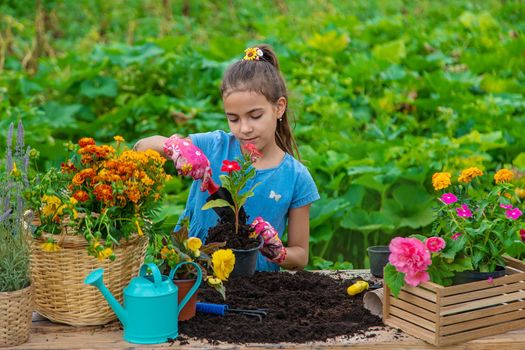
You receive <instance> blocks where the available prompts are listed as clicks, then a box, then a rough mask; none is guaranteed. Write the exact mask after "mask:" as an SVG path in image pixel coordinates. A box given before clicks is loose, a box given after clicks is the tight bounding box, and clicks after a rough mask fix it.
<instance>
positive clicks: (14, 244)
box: [0, 123, 31, 292]
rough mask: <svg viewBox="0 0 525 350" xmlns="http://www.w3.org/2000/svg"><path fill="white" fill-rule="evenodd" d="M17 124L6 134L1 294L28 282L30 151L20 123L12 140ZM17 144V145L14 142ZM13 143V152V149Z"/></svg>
mask: <svg viewBox="0 0 525 350" xmlns="http://www.w3.org/2000/svg"><path fill="white" fill-rule="evenodd" d="M13 132H14V125H13V123H11V125H10V126H9V131H8V134H7V146H6V158H5V171H3V172H1V173H0V189H2V191H1V192H0V292H10V291H16V290H19V289H23V288H25V287H27V286H28V285H29V283H30V280H29V239H28V237H27V236H28V235H29V233H28V229H29V226H28V224H27V222H28V221H29V222H30V221H31V218H30V217H27V216H30V214H28V215H26V216H24V214H25V210H26V205H25V194H27V193H28V192H29V186H30V184H29V179H28V170H29V152H30V148H29V147H28V148H27V149H26V148H25V145H24V128H23V126H22V123H19V124H18V128H17V134H16V137H15V140H13ZM13 141H14V142H13ZM13 143H14V149H13Z"/></svg>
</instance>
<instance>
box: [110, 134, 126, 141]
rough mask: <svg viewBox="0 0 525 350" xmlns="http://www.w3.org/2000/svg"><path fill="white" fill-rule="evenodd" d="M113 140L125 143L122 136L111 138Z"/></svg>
mask: <svg viewBox="0 0 525 350" xmlns="http://www.w3.org/2000/svg"><path fill="white" fill-rule="evenodd" d="M113 140H115V141H117V142H124V141H125V140H124V138H123V137H122V136H119V135H117V136H115V137H113Z"/></svg>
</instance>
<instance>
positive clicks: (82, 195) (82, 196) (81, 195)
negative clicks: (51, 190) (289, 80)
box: [73, 190, 89, 202]
mask: <svg viewBox="0 0 525 350" xmlns="http://www.w3.org/2000/svg"><path fill="white" fill-rule="evenodd" d="M73 198H75V199H76V200H77V201H79V202H86V201H87V200H88V199H89V194H87V192H85V191H81V190H79V191H76V192H75V193H74V194H73Z"/></svg>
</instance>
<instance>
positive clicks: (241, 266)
mask: <svg viewBox="0 0 525 350" xmlns="http://www.w3.org/2000/svg"><path fill="white" fill-rule="evenodd" d="M259 239H260V241H261V243H260V244H259V245H258V246H257V247H255V248H252V249H248V250H244V249H232V251H233V254H234V255H235V266H234V267H233V271H232V272H231V274H230V277H252V276H253V274H254V273H255V267H256V266H257V253H259V249H260V248H261V247H262V245H263V243H264V241H263V238H262V237H261V236H259Z"/></svg>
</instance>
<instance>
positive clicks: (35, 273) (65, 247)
mask: <svg viewBox="0 0 525 350" xmlns="http://www.w3.org/2000/svg"><path fill="white" fill-rule="evenodd" d="M62 237H63V240H62V239H61V242H60V247H61V249H60V250H59V251H58V252H46V251H43V250H42V249H41V244H42V243H43V242H44V241H45V239H46V238H47V236H45V235H43V237H42V238H40V239H34V240H33V242H32V252H31V279H32V281H33V285H34V288H35V289H34V301H35V311H37V312H38V313H39V314H41V315H42V316H44V317H46V318H48V319H49V320H51V321H53V322H60V323H65V324H69V325H72V326H89V325H102V324H106V323H108V322H111V321H113V320H115V319H116V315H115V313H114V312H113V310H112V309H111V308H110V307H109V305H108V303H107V302H106V300H105V299H104V298H103V297H102V295H101V294H100V292H99V291H98V290H97V289H96V288H93V287H91V286H88V285H85V284H84V278H85V277H86V276H87V275H88V274H89V273H90V272H91V271H93V270H95V269H97V268H103V269H104V282H105V284H106V286H107V287H108V288H109V290H110V291H111V293H113V295H114V296H115V298H116V299H117V300H118V301H119V302H122V296H123V294H122V291H123V289H124V287H126V286H127V285H128V283H129V281H130V280H131V278H132V277H133V276H136V275H137V274H138V271H139V268H140V266H141V265H142V263H143V262H144V256H145V254H146V248H147V245H148V239H147V237H145V236H142V237H139V236H134V237H132V238H131V239H130V240H129V241H122V242H121V244H120V245H119V246H118V247H116V248H115V249H114V252H115V255H116V259H115V261H109V260H106V261H103V262H101V261H99V260H98V259H96V258H94V257H92V256H89V255H88V253H87V244H88V243H87V241H86V240H85V238H84V237H83V236H76V235H64V236H62Z"/></svg>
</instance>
